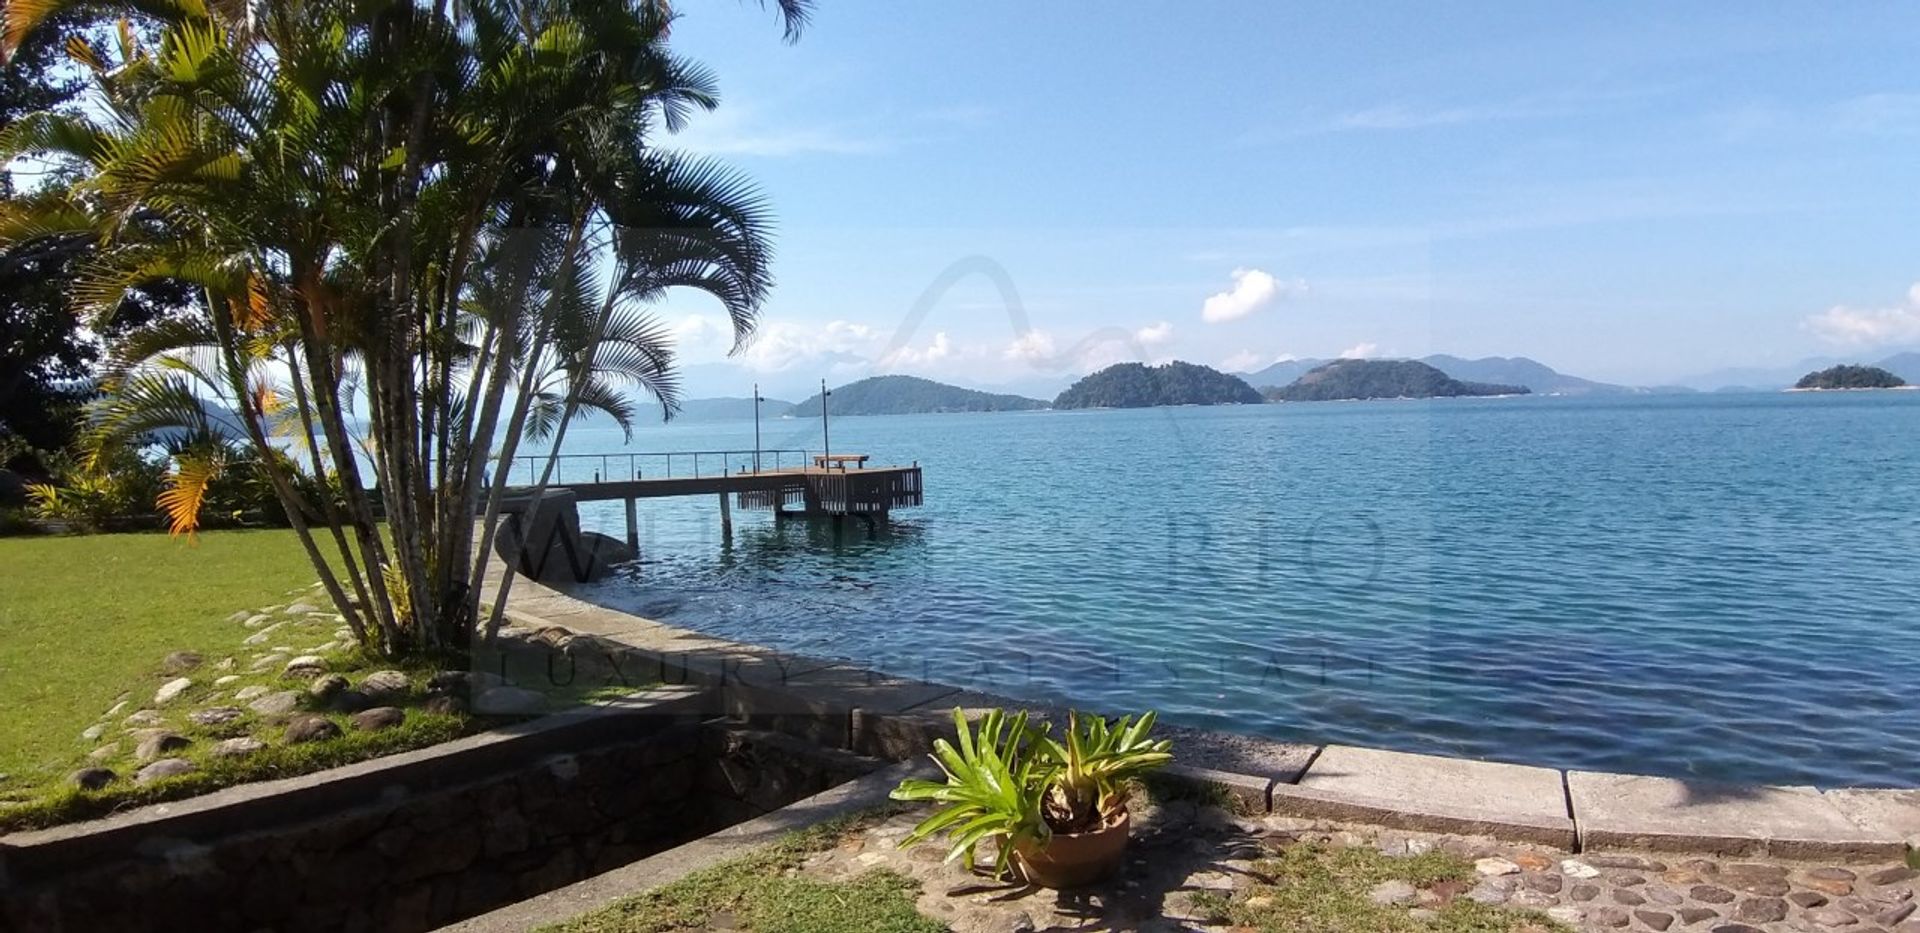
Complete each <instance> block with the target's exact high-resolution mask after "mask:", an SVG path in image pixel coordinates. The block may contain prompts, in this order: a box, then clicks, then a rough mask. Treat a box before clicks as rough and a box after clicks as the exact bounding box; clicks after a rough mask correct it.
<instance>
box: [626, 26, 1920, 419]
mask: <svg viewBox="0 0 1920 933" xmlns="http://www.w3.org/2000/svg"><path fill="white" fill-rule="evenodd" d="M1458 6H1460V7H1462V8H1461V9H1452V8H1444V9H1443V8H1436V7H1434V6H1433V5H1431V4H1405V5H1391V4H1384V3H1375V4H1364V5H1345V6H1344V7H1341V8H1328V9H1315V8H1307V7H1299V8H1294V7H1290V6H1283V5H1280V4H1268V3H1251V2H1248V3H1231V4H1229V3H1196V4H1187V5H1169V4H1155V5H1151V6H1149V5H1147V4H1143V3H1142V4H1133V3H1120V4H1102V5H1098V6H1096V5H1093V4H1031V3H1010V2H976V3H968V4H919V3H883V2H877V0H866V2H861V0H825V2H823V3H822V4H821V6H820V8H819V10H818V12H817V15H816V17H815V20H814V23H813V25H812V27H811V28H810V29H809V31H808V32H807V34H806V35H805V37H804V38H803V39H802V40H801V41H800V42H799V43H798V44H795V45H791V46H789V45H783V44H782V43H781V42H780V40H779V30H778V28H777V26H776V24H775V23H774V20H773V17H772V15H771V14H769V13H767V12H765V11H763V10H761V9H759V8H758V7H757V6H756V5H754V4H752V3H742V4H734V3H726V2H717V3H700V4H684V5H682V7H681V10H682V12H683V13H684V14H685V18H684V19H683V20H682V21H681V22H680V23H679V24H677V25H676V27H675V41H676V43H677V45H678V47H679V48H680V50H681V51H682V52H683V53H684V54H687V55H689V56H691V57H694V58H696V59H698V60H700V61H702V62H704V63H706V64H707V65H709V66H710V67H712V68H713V69H714V70H715V71H716V72H717V74H718V75H719V78H720V81H721V85H722V90H723V103H722V106H721V108H720V109H719V110H718V111H717V112H715V113H713V114H709V115H705V116H703V117H701V118H699V119H698V120H696V121H695V123H694V125H693V126H692V127H690V128H689V129H688V130H687V131H685V132H684V133H682V134H680V135H679V136H678V137H675V138H671V139H670V140H669V144H672V145H678V146H681V147H683V148H687V149H690V150H693V151H698V152H705V153H711V154H713V155H715V156H717V157H721V158H724V159H725V160H727V161H728V162H729V163H731V164H733V165H734V166H736V167H738V168H739V169H741V170H743V171H745V172H747V173H748V174H750V175H751V176H752V177H754V178H755V179H756V180H757V181H758V182H759V183H760V185H761V186H762V187H763V188H764V189H765V191H766V192H767V194H768V195H769V196H770V197H771V199H772V201H773V203H774V205H775V208H776V210H777V213H778V215H779V217H780V220H781V230H780V234H779V237H780V239H779V247H780V261H779V265H778V274H779V278H780V285H779V288H778V289H777V291H776V293H775V295H774V297H773V298H772V300H771V301H770V302H769V303H768V305H767V307H766V315H765V321H766V326H765V328H764V331H765V332H764V333H763V334H762V336H761V338H760V339H759V340H758V341H756V342H755V344H754V345H753V346H752V347H750V348H749V349H748V350H747V351H746V352H745V353H744V354H742V355H740V356H737V357H735V358H733V359H732V360H730V361H727V364H726V365H727V366H728V367H729V368H724V369H723V368H717V367H715V366H711V365H704V364H712V363H715V362H718V361H720V360H721V359H722V354H723V352H724V350H725V348H726V343H727V341H726V340H724V339H723V336H724V335H722V334H720V333H718V327H717V323H718V319H717V317H716V316H715V315H714V312H713V308H712V307H711V306H710V305H708V304H705V303H704V302H703V300H702V299H700V298H698V297H682V298H677V299H676V300H674V301H672V302H669V304H668V306H667V307H666V308H665V309H663V313H664V314H666V315H667V316H669V317H670V318H672V319H673V320H674V321H675V322H676V323H677V326H678V327H679V329H680V331H681V335H682V339H683V354H684V356H685V359H686V361H687V362H688V363H689V364H693V365H692V366H691V367H690V372H692V373H695V374H696V376H695V378H694V379H692V380H691V383H692V384H691V385H690V386H689V388H691V389H693V390H694V391H695V392H696V393H697V394H715V393H716V392H717V391H719V390H722V389H726V388H728V385H727V383H730V382H732V381H734V380H735V379H736V378H737V380H738V381H739V382H740V383H741V384H740V385H739V386H738V388H739V389H740V390H742V394H743V393H744V389H745V383H746V382H748V381H751V380H752V379H754V378H760V379H761V380H762V381H764V382H766V383H768V384H769V385H772V386H774V387H775V388H776V389H781V390H783V391H784V390H785V387H787V386H797V385H801V384H806V383H808V382H811V381H813V380H816V379H818V378H819V377H820V376H823V375H824V376H827V377H828V378H830V379H832V380H834V381H835V382H841V381H846V380H847V379H850V378H855V377H858V376H863V375H870V374H875V373H881V372H911V373H918V374H923V375H929V376H933V377H935V378H945V379H951V380H954V381H961V382H965V383H968V384H974V385H991V384H1004V385H1011V386H1016V387H1019V386H1032V387H1034V388H1036V389H1037V388H1039V387H1041V386H1044V385H1046V384H1047V383H1049V382H1058V381H1060V380H1063V379H1065V378H1067V377H1069V376H1071V375H1074V374H1077V373H1080V372H1084V371H1086V370H1088V369H1090V368H1094V367H1096V366H1098V365H1104V364H1105V363H1109V362H1113V361H1115V360H1119V359H1144V360H1148V361H1157V360H1162V359H1171V358H1179V359H1187V360H1192V361H1195V362H1202V363H1207V364H1210V365H1215V366H1227V367H1230V368H1235V369H1241V368H1252V367H1255V366H1258V365H1263V364H1264V363H1266V362H1270V361H1272V360H1273V359H1275V358H1278V357H1281V356H1283V355H1293V356H1303V357H1306V356H1332V355H1335V354H1341V353H1363V354H1368V355H1386V356H1403V355H1423V354H1426V353H1430V352H1446V353H1454V354H1459V355H1465V356H1482V355H1526V356H1532V357H1534V358H1536V359H1539V360H1541V361H1543V362H1546V363H1548V364H1550V365H1553V366H1555V367H1557V368H1559V369H1562V370H1563V371H1568V372H1573V373H1577V374H1580V375H1584V376H1588V377H1591V378H1600V379H1607V380H1613V381H1621V382H1632V383H1642V384H1648V383H1657V382H1662V381H1667V380H1671V379H1675V378H1678V377H1682V376H1685V375H1687V374H1690V373H1698V372H1702V371H1706V370H1712V369H1717V368H1721V367H1728V366H1746V365H1779V364H1787V363H1791V362H1794V361H1797V360H1800V359H1802V358H1805V357H1810V356H1842V357H1859V358H1862V359H1878V358H1880V357H1881V356H1885V355H1887V354H1888V353H1891V352H1893V351H1894V350H1897V349H1904V348H1910V347H1912V346H1914V345H1916V344H1920V292H1915V291H1913V289H1914V286H1915V283H1916V282H1920V225H1916V219H1917V218H1920V211H1917V210H1916V208H1920V68H1916V67H1915V65H1914V63H1915V62H1916V61H1920V8H1916V7H1912V6H1910V5H1899V4H1884V5H1868V4H1855V5H1848V6H1845V7H1841V8H1837V9H1840V10H1842V11H1844V12H1843V14H1840V15H1835V14H1831V13H1829V12H1826V11H1823V10H1821V9H1818V8H1816V7H1814V6H1813V5H1800V6H1796V5H1791V4H1775V5H1749V4H1741V5H1736V4H1719V5H1712V4H1646V5H1635V4H1597V5H1588V6H1584V7H1583V6H1576V5H1570V4H1520V3H1516V4H1506V5H1502V4H1494V3H1480V4H1471V5H1458ZM977 270H987V271H990V272H997V273H1004V279H1003V281H1004V283H1006V284H1008V285H1009V286H1010V287H1011V288H1012V290H1013V291H1014V292H1016V293H1017V295H1018V297H1019V304H1020V306H1021V307H1022V308H1023V309H1024V312H1025V315H1024V318H1025V320H1024V322H1023V321H1021V320H1020V316H1018V315H1010V314H1009V313H1008V311H1007V310H1006V301H1005V300H1004V299H1003V297H1002V294H1001V292H1000V290H999V289H997V288H996V287H995V285H994V284H993V281H992V278H991V277H990V276H988V275H982V274H974V273H975V271H977ZM960 271H965V272H966V273H967V274H964V275H961V274H959V272H960ZM949 273H951V274H949ZM943 275H946V276H947V277H949V278H955V279H956V280H955V281H954V282H953V283H952V284H951V287H950V288H947V289H945V290H944V291H942V292H940V293H938V294H937V295H929V294H928V293H927V292H928V289H929V287H930V286H932V285H934V284H935V283H938V282H940V281H941V280H942V278H943ZM1210 299H1211V301H1210ZM916 303H921V304H925V305H926V306H927V308H926V313H925V314H924V317H922V318H918V319H916V317H915V316H914V315H913V314H912V311H913V309H914V308H915V306H916Z"/></svg>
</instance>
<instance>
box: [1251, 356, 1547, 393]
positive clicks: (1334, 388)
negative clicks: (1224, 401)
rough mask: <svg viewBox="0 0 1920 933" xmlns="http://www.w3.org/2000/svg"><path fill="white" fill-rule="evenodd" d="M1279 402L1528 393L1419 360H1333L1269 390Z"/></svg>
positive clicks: (1521, 389)
mask: <svg viewBox="0 0 1920 933" xmlns="http://www.w3.org/2000/svg"><path fill="white" fill-rule="evenodd" d="M1264 394H1265V395H1266V397H1267V398H1268V399H1270V400H1272V401H1276V402H1325V401H1332V400H1334V399H1366V398H1450V397H1454V396H1461V395H1525V394H1527V389H1526V387H1524V386H1502V385H1488V384H1485V383H1479V382H1461V381H1460V380H1458V379H1454V378H1452V377H1451V376H1448V375H1447V374H1446V373H1443V372H1441V371H1439V370H1437V369H1434V368H1433V367H1431V366H1428V365H1427V364H1425V363H1421V362H1418V361H1416V360H1334V361H1333V362H1331V363H1328V364H1326V365H1325V366H1321V367H1319V368H1317V369H1315V370H1313V371H1311V372H1309V373H1307V374H1306V375H1304V376H1301V377H1300V378H1299V379H1297V380H1295V381H1294V383H1293V384H1292V385H1290V386H1287V387H1286V388H1284V389H1273V388H1270V389H1266V390H1264Z"/></svg>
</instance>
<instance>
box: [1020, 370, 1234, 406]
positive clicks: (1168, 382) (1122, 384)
mask: <svg viewBox="0 0 1920 933" xmlns="http://www.w3.org/2000/svg"><path fill="white" fill-rule="evenodd" d="M1261 401H1263V400H1262V399H1261V398H1260V393H1259V392H1256V391H1254V388H1253V386H1250V385H1247V384H1246V382H1244V381H1242V380H1241V379H1239V378H1238V377H1236V376H1229V375H1227V374H1226V373H1223V372H1221V371H1219V370H1217V369H1212V368H1209V367H1206V366H1199V365H1196V364H1193V363H1182V362H1179V361H1175V362H1172V363H1166V364H1163V365H1160V366H1147V365H1144V364H1141V363H1116V364H1114V365H1112V366H1109V367H1107V368H1106V369H1103V370H1100V371H1099V372H1097V373H1091V374H1089V375H1086V376H1082V377H1081V378H1080V381H1078V382H1076V383H1074V384H1073V385H1071V386H1068V387H1067V391H1065V392H1062V393H1060V397H1059V398H1056V399H1054V400H1053V407H1055V408H1152V407H1155V406H1158V405H1258V404H1260V403H1261Z"/></svg>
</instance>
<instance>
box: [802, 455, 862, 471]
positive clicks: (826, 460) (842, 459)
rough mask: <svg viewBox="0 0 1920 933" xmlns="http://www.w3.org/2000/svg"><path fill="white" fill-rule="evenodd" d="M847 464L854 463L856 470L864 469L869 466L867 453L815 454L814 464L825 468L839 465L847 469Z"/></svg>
mask: <svg viewBox="0 0 1920 933" xmlns="http://www.w3.org/2000/svg"><path fill="white" fill-rule="evenodd" d="M847 464H853V467H854V469H856V470H864V469H866V468H867V455H866V454H814V455H813V465H814V466H816V467H819V468H820V469H823V470H825V469H830V468H832V467H839V468H840V469H842V470H845V469H846V468H847Z"/></svg>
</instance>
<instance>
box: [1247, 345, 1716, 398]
mask: <svg viewBox="0 0 1920 933" xmlns="http://www.w3.org/2000/svg"><path fill="white" fill-rule="evenodd" d="M1331 362H1333V361H1332V360H1326V359H1290V360H1282V361H1280V362H1277V363H1274V364H1272V365H1270V366H1268V367H1266V368H1265V369H1261V370H1257V371H1255V372H1251V373H1242V374H1241V377H1242V378H1244V379H1246V380H1247V382H1249V383H1251V384H1253V385H1257V386H1284V385H1287V384H1289V383H1291V382H1293V381H1294V380H1296V379H1299V378H1300V377H1301V376H1304V375H1306V374H1307V373H1308V372H1310V371H1312V370H1315V369H1319V368H1320V367H1322V366H1325V365H1326V364H1328V363H1331ZM1416 362H1420V363H1425V364H1427V365H1428V366H1431V367H1433V368H1434V369H1437V370H1439V371H1441V372H1442V373H1445V374H1447V375H1448V376H1451V377H1453V378H1455V379H1458V380H1460V381H1462V382H1482V383H1487V384H1490V385H1502V386H1520V387H1522V388H1525V389H1527V390H1528V391H1530V392H1532V393H1534V394H1536V395H1665V394H1678V393H1686V392H1691V391H1693V390H1692V389H1687V388H1682V387H1680V386H1624V385H1615V384H1613V383H1607V382H1595V381H1594V380H1592V379H1582V378H1580V377H1579V376H1570V375H1567V374H1566V373H1563V372H1560V371H1558V370H1556V369H1554V368H1553V367H1551V366H1548V365H1546V364H1545V363H1540V362H1537V361H1535V360H1530V359H1528V358H1526V357H1524V356H1511V357H1509V356H1487V357H1481V358H1479V359H1464V358H1462V357H1458V356H1448V355H1447V354H1444V353H1436V354H1433V355H1432V356H1423V357H1420V358H1419V359H1418V360H1416Z"/></svg>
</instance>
